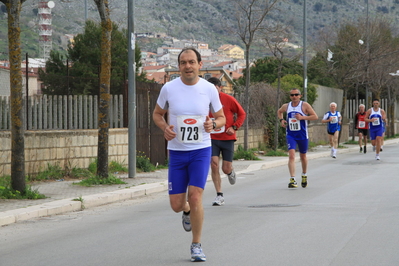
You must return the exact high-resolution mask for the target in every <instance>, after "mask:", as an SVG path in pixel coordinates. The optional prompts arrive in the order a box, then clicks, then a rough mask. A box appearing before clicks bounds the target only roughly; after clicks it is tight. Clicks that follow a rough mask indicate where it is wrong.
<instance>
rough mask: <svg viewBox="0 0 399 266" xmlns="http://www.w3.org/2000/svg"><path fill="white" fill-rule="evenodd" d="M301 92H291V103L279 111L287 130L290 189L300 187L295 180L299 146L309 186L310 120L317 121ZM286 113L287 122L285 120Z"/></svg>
mask: <svg viewBox="0 0 399 266" xmlns="http://www.w3.org/2000/svg"><path fill="white" fill-rule="evenodd" d="M301 96H302V95H301V92H300V90H298V89H292V90H291V91H290V97H291V102H289V103H285V104H283V105H282V106H281V107H280V109H278V111H277V117H278V119H279V121H280V125H281V126H282V127H285V128H286V140H287V148H288V156H289V158H288V170H289V172H290V182H289V183H288V187H289V188H296V187H298V185H297V182H296V180H295V149H296V146H297V145H298V148H299V157H300V158H301V165H302V175H301V177H302V182H301V185H302V187H303V188H305V187H306V186H307V185H308V181H307V180H308V179H307V178H308V177H307V173H306V171H307V167H308V159H307V157H306V152H307V151H308V120H317V118H318V117H317V114H316V112H315V111H314V110H313V108H312V106H310V104H309V103H307V102H303V101H301V100H300V99H301ZM284 113H286V114H287V115H286V120H285V119H284V118H283V115H284Z"/></svg>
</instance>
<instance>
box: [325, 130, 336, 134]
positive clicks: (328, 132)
mask: <svg viewBox="0 0 399 266" xmlns="http://www.w3.org/2000/svg"><path fill="white" fill-rule="evenodd" d="M337 131H338V130H337ZM337 131H334V132H330V131H328V130H327V134H328V135H334V134H335V132H337Z"/></svg>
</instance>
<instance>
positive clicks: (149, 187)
mask: <svg viewBox="0 0 399 266" xmlns="http://www.w3.org/2000/svg"><path fill="white" fill-rule="evenodd" d="M397 143H399V139H392V140H386V141H385V145H389V144H397ZM368 146H370V150H371V145H370V144H369V145H368ZM358 149H359V147H358V146H356V147H351V148H346V149H340V150H339V153H348V152H351V151H358ZM328 156H330V152H329V151H326V152H317V153H308V159H316V158H321V157H328ZM295 161H296V162H298V161H299V155H297V156H296V158H295ZM287 163H288V157H284V158H281V159H276V160H273V161H270V162H260V163H251V164H250V165H249V166H248V167H247V169H245V170H241V171H237V174H244V173H248V172H253V171H257V170H260V169H269V168H273V167H278V166H282V165H287ZM211 180H212V178H211V176H210V175H209V176H208V179H207V181H211ZM167 189H168V181H167V180H164V181H161V182H157V183H151V184H143V185H139V186H136V187H132V188H125V189H120V190H116V191H112V192H105V193H98V194H93V195H89V196H83V197H82V198H81V199H77V198H69V199H62V200H56V201H52V202H47V203H43V204H40V205H35V206H30V207H27V208H20V209H15V210H9V211H5V212H0V226H4V225H8V224H12V223H16V222H20V221H26V220H29V219H33V218H39V217H44V216H50V215H56V214H61V213H66V212H73V211H81V210H83V209H85V208H93V207H97V206H101V205H105V204H109V203H114V202H118V201H122V200H129V199H135V198H138V197H142V196H145V195H150V194H152V193H157V192H162V191H165V190H167Z"/></svg>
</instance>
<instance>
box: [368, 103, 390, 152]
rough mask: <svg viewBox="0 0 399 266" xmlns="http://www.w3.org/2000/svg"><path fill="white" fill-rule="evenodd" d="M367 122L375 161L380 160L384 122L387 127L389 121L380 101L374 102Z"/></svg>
mask: <svg viewBox="0 0 399 266" xmlns="http://www.w3.org/2000/svg"><path fill="white" fill-rule="evenodd" d="M365 121H366V122H369V126H370V130H369V132H370V140H371V145H373V151H375V159H376V160H380V150H381V143H382V138H383V122H385V125H386V123H387V120H386V113H385V111H384V110H383V109H381V108H380V101H379V100H377V99H374V100H373V108H371V109H369V110H368V111H367V113H366V118H365Z"/></svg>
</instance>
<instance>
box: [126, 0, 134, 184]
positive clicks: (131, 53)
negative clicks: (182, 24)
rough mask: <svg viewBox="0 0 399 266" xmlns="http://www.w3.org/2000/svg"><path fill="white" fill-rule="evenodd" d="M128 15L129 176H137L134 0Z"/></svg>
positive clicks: (130, 2)
mask: <svg viewBox="0 0 399 266" xmlns="http://www.w3.org/2000/svg"><path fill="white" fill-rule="evenodd" d="M127 7H128V8H127V17H128V49H129V50H128V119H129V125H128V141H129V147H128V150H129V156H128V160H129V162H128V164H129V177H130V178H134V177H135V176H136V76H135V70H136V64H135V49H136V36H135V34H134V0H128V2H127Z"/></svg>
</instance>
